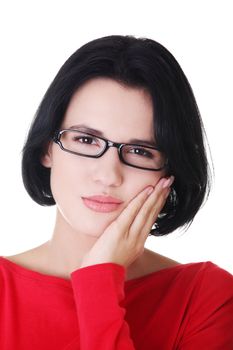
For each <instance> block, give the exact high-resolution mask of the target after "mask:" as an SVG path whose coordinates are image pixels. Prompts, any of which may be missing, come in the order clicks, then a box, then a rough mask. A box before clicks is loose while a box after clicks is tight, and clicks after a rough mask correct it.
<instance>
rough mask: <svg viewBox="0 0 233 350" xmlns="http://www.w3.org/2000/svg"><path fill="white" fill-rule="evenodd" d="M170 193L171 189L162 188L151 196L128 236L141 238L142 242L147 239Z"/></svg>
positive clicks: (140, 211)
mask: <svg viewBox="0 0 233 350" xmlns="http://www.w3.org/2000/svg"><path fill="white" fill-rule="evenodd" d="M169 192H170V189H168V188H165V189H164V188H160V190H157V191H155V192H154V193H153V194H151V195H150V198H148V200H147V201H146V202H145V203H144V205H143V206H142V208H141V209H140V210H139V212H138V215H137V216H136V217H135V219H134V221H133V223H132V224H131V226H130V228H129V231H128V235H131V236H132V237H134V239H136V240H137V239H138V238H139V237H142V240H144V239H145V238H147V236H148V232H149V231H150V229H151V227H152V225H153V224H154V222H155V221H156V219H157V216H158V214H159V213H160V211H161V210H162V209H163V207H164V204H165V202H166V199H167V196H168V194H169Z"/></svg>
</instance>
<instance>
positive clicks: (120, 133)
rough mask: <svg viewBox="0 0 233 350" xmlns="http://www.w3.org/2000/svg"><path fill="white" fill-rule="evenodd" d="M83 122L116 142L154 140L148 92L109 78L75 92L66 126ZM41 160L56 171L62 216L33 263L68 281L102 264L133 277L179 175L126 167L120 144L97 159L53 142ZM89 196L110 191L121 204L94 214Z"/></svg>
mask: <svg viewBox="0 0 233 350" xmlns="http://www.w3.org/2000/svg"><path fill="white" fill-rule="evenodd" d="M81 123H84V124H86V125H87V126H89V127H91V128H95V129H98V130H100V131H102V132H103V133H104V137H106V138H107V139H109V140H112V141H115V142H125V143H127V142H129V139H131V138H138V139H148V140H149V139H153V140H154V135H153V106H152V101H151V98H150V95H149V94H148V92H146V91H145V90H142V89H138V88H129V87H126V86H124V85H121V84H119V83H117V82H116V81H114V80H111V79H108V78H95V79H92V80H90V81H88V82H86V83H85V84H84V85H83V86H82V87H80V88H79V89H78V90H77V91H76V93H75V94H74V95H73V97H72V98H71V101H70V103H69V105H68V108H67V110H66V113H65V115H64V119H63V122H62V125H61V128H60V129H63V128H70V127H71V126H73V125H77V124H81ZM41 163H42V164H43V165H44V166H45V167H49V168H51V189H52V193H53V196H54V199H55V202H56V221H55V226H54V230H53V235H52V237H51V239H50V240H49V241H48V242H45V243H44V244H43V245H42V246H40V247H38V248H35V249H34V250H32V251H31V252H30V261H31V263H33V261H34V264H35V265H36V268H37V270H40V271H41V272H46V273H49V274H52V275H56V276H60V277H64V278H69V276H70V273H71V272H72V271H74V270H76V269H77V268H82V267H85V266H89V265H93V264H98V263H104V262H114V263H118V264H121V265H123V266H125V268H126V269H127V275H128V276H130V275H131V274H133V275H134V272H135V271H136V270H138V268H139V266H141V263H142V258H143V256H144V253H145V252H144V245H145V241H146V239H147V237H148V233H149V231H150V228H151V226H152V225H153V223H154V222H155V220H156V218H157V215H158V214H159V212H160V211H161V209H162V208H163V206H164V204H165V201H166V197H167V196H168V194H169V191H170V185H171V183H172V181H173V177H171V178H170V179H169V180H167V179H166V178H165V176H166V174H165V172H164V171H145V170H142V169H137V168H133V167H130V166H127V165H125V164H123V163H122V162H121V161H120V159H119V157H118V151H117V149H116V148H114V147H111V148H110V149H109V150H108V151H107V152H106V153H105V154H104V155H103V156H102V157H100V158H98V159H93V158H88V157H81V156H77V155H74V154H70V153H67V152H64V151H62V150H61V149H60V147H59V146H58V145H57V144H55V143H54V142H51V143H50V144H49V145H48V150H47V153H46V154H45V155H44V156H43V157H42V158H41ZM165 181H166V186H165V187H164V188H163V185H165V184H164V182H165ZM149 186H152V187H153V192H152V193H151V194H150V195H148V194H147V190H146V189H148V187H149ZM91 195H110V196H113V197H116V198H118V199H120V200H122V201H123V203H122V204H121V205H120V207H119V209H117V210H115V211H113V212H110V213H99V212H94V211H92V210H90V209H89V208H87V207H86V206H85V205H84V204H83V201H82V199H81V197H85V196H91ZM38 261H39V263H38ZM42 261H43V265H42ZM45 266H46V270H45Z"/></svg>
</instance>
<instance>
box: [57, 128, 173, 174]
mask: <svg viewBox="0 0 233 350" xmlns="http://www.w3.org/2000/svg"><path fill="white" fill-rule="evenodd" d="M65 131H76V132H77V131H78V132H80V133H83V134H85V135H89V136H92V137H94V138H97V139H100V140H103V141H104V142H105V147H104V149H103V151H102V152H101V153H100V154H98V155H96V156H92V155H86V154H83V153H78V152H74V151H70V150H68V149H66V148H64V147H63V144H62V142H61V140H60V139H61V135H62V134H63V133H64V132H65ZM53 141H54V142H55V143H57V144H58V145H59V146H60V148H61V149H62V150H63V151H65V152H69V153H72V154H75V155H78V156H81V157H89V158H100V157H102V155H104V153H106V152H107V150H108V149H109V148H110V147H116V148H117V149H118V155H119V158H120V160H121V162H122V163H124V164H126V165H128V166H131V167H133V168H138V169H143V170H149V171H161V170H163V169H165V168H166V167H167V165H168V159H167V158H166V159H165V163H164V165H163V166H162V167H161V168H159V169H150V168H144V167H140V166H137V165H132V164H130V163H128V162H126V161H125V160H124V158H123V156H122V148H123V146H138V147H145V148H150V149H154V150H156V151H159V152H161V150H160V149H158V148H156V147H151V146H146V145H138V144H134V143H119V142H114V141H110V140H107V139H106V138H104V137H100V136H96V135H93V134H90V133H89V132H86V131H81V130H77V129H63V130H57V131H56V132H55V134H54V136H53Z"/></svg>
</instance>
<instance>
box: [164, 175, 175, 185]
mask: <svg viewBox="0 0 233 350" xmlns="http://www.w3.org/2000/svg"><path fill="white" fill-rule="evenodd" d="M174 180H175V177H174V176H173V175H172V176H170V177H169V178H168V179H167V180H166V181H165V182H164V183H163V188H166V187H169V186H171V184H172V183H173V181H174Z"/></svg>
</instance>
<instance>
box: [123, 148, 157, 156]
mask: <svg viewBox="0 0 233 350" xmlns="http://www.w3.org/2000/svg"><path fill="white" fill-rule="evenodd" d="M131 151H132V152H131ZM129 152H130V153H134V154H135V155H138V156H142V157H146V158H153V157H154V156H153V154H152V153H151V152H150V151H149V150H148V149H145V148H138V147H137V148H136V147H135V148H131V149H130V150H129Z"/></svg>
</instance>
